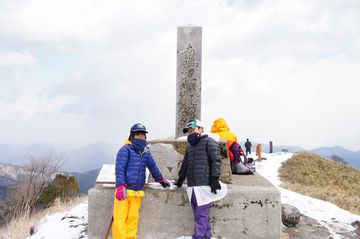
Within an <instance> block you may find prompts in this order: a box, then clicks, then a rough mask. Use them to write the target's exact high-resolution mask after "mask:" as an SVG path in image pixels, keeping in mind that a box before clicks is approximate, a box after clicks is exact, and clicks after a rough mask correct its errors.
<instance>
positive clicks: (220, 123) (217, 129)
mask: <svg viewBox="0 0 360 239" xmlns="http://www.w3.org/2000/svg"><path fill="white" fill-rule="evenodd" d="M211 133H215V134H217V135H219V136H220V138H223V139H225V140H231V141H235V142H237V138H236V135H235V134H234V133H233V132H231V131H230V128H229V126H228V125H227V123H226V121H225V120H224V119H223V118H218V119H216V120H215V121H214V123H213V125H212V126H211Z"/></svg>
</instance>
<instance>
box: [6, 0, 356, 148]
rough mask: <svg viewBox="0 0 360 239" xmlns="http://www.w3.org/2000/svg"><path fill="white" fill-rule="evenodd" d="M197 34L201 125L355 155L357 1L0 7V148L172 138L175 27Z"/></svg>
mask: <svg viewBox="0 0 360 239" xmlns="http://www.w3.org/2000/svg"><path fill="white" fill-rule="evenodd" d="M186 24H194V25H199V26H202V28H203V47H202V50H203V54H202V59H203V61H202V121H203V122H204V123H205V125H206V126H207V128H208V129H209V128H210V126H211V124H212V122H213V120H215V119H216V118H217V117H223V118H225V120H227V121H228V123H229V126H230V128H231V130H232V131H233V132H234V133H235V134H237V136H238V138H239V139H240V140H244V139H246V138H247V137H248V138H250V139H251V140H253V141H257V142H264V143H265V142H266V143H267V142H268V141H269V140H272V141H274V144H275V145H279V144H287V145H298V146H302V147H305V148H315V147H319V146H334V145H341V146H344V147H346V148H348V149H351V150H360V110H359V109H360V94H359V91H360V87H359V86H360V77H359V76H360V1H351V0H348V1H343V0H339V1H329V0H324V1H286V0H283V1H254V0H251V1H250V0H249V1H244V0H242V1H236V0H232V1H225V0H214V1H209V0H196V1H194V0H192V1H190V0H189V1H186V0H182V1H180V0H173V1H167V0H163V1H160V0H158V1H150V0H144V1H134V0H129V1H119V0H114V1H100V0H98V1H92V0H77V1H73V0H71V1H70V0H62V1H48V0H27V1H22V0H1V1H0V143H35V142H49V143H54V144H58V143H61V144H64V143H66V144H67V145H74V146H80V145H85V144H88V143H96V142H105V143H114V144H117V143H119V144H121V143H122V142H123V140H124V138H126V137H127V135H128V131H129V128H130V126H131V125H132V124H133V123H136V122H142V123H143V124H145V126H146V127H147V128H148V130H149V132H150V134H149V138H150V139H155V138H165V137H169V136H171V135H174V134H175V100H176V95H175V92H176V89H175V85H176V32H177V26H181V25H186Z"/></svg>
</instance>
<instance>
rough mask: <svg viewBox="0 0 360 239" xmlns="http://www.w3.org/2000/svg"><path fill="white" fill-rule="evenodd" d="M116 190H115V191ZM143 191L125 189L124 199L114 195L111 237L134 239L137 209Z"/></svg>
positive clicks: (137, 221)
mask: <svg viewBox="0 0 360 239" xmlns="http://www.w3.org/2000/svg"><path fill="white" fill-rule="evenodd" d="M115 192H116V191H115ZM143 196H144V191H143V190H140V191H134V190H129V189H127V190H126V198H125V200H122V201H119V200H117V199H116V196H115V197H114V212H113V217H114V222H113V225H112V238H113V239H136V234H137V230H138V223H139V209H140V206H141V199H142V197H143Z"/></svg>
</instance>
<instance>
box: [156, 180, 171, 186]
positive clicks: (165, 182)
mask: <svg viewBox="0 0 360 239" xmlns="http://www.w3.org/2000/svg"><path fill="white" fill-rule="evenodd" d="M157 182H158V183H160V184H161V186H163V188H166V187H170V183H169V182H168V181H167V180H166V179H165V178H160V179H159V180H157Z"/></svg>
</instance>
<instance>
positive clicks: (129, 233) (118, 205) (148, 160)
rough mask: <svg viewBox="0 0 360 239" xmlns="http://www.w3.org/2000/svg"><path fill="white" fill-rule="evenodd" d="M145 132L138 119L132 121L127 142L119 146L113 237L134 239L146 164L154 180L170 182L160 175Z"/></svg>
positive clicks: (164, 182)
mask: <svg viewBox="0 0 360 239" xmlns="http://www.w3.org/2000/svg"><path fill="white" fill-rule="evenodd" d="M146 133H148V132H147V130H146V128H145V126H144V125H142V124H139V123H138V124H135V125H133V126H132V127H131V129H130V136H129V140H128V142H127V144H125V145H124V146H123V147H121V149H120V150H119V152H118V154H117V157H116V166H115V174H116V191H115V198H114V212H113V216H114V222H113V227H112V228H113V231H112V233H113V238H114V239H130V238H131V239H136V234H137V230H138V222H139V209H140V206H141V199H142V197H143V196H144V184H145V178H146V175H145V170H146V168H148V169H149V171H150V173H151V175H152V176H153V178H154V179H155V181H156V182H158V183H160V184H161V185H162V186H163V187H164V188H166V187H170V183H169V182H168V181H167V180H166V179H164V178H163V176H162V175H161V172H160V170H159V168H158V167H157V166H156V163H155V160H154V158H153V156H152V155H151V153H150V151H149V149H148V148H147V147H146V145H147V141H146Z"/></svg>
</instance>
